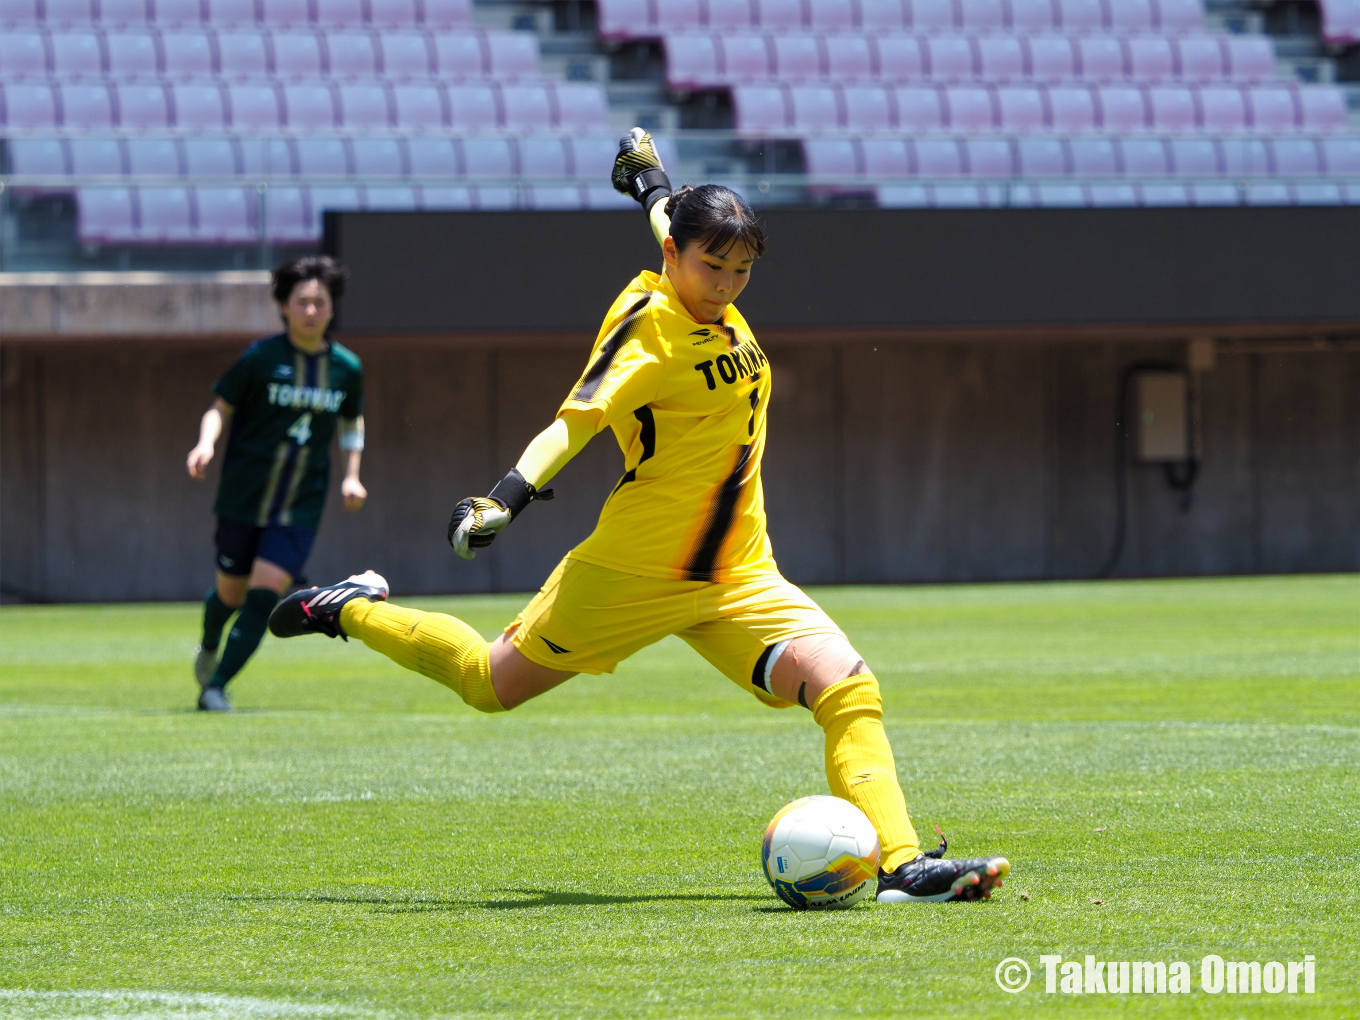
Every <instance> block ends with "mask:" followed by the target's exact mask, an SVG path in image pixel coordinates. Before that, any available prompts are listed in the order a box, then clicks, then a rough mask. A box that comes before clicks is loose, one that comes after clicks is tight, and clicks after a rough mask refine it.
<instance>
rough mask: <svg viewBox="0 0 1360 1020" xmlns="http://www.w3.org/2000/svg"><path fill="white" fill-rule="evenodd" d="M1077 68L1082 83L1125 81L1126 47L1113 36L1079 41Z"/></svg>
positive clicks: (1093, 37) (1092, 37) (1090, 37)
mask: <svg viewBox="0 0 1360 1020" xmlns="http://www.w3.org/2000/svg"><path fill="white" fill-rule="evenodd" d="M1076 43H1077V68H1078V72H1079V73H1080V75H1081V79H1082V81H1087V82H1091V83H1092V84H1097V83H1099V82H1117V81H1123V80H1124V79H1125V77H1127V75H1126V74H1125V73H1124V47H1123V46H1122V45H1121V44H1120V42H1119V40H1118V39H1116V38H1114V37H1113V36H1108V35H1100V36H1089V37H1087V38H1083V39H1078V40H1077V41H1076Z"/></svg>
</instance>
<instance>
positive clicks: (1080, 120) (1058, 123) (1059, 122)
mask: <svg viewBox="0 0 1360 1020" xmlns="http://www.w3.org/2000/svg"><path fill="white" fill-rule="evenodd" d="M1045 98H1046V99H1047V100H1048V124H1049V127H1051V128H1052V129H1053V130H1054V131H1062V132H1064V133H1072V132H1077V131H1090V130H1092V129H1093V128H1094V127H1095V125H1096V104H1095V97H1094V95H1092V92H1091V90H1090V89H1086V88H1081V87H1080V86H1075V85H1073V86H1058V87H1056V88H1050V89H1047V90H1046V92H1045Z"/></svg>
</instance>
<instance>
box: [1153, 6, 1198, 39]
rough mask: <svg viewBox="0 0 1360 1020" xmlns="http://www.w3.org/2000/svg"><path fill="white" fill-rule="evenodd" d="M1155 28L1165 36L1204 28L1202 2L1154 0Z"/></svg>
mask: <svg viewBox="0 0 1360 1020" xmlns="http://www.w3.org/2000/svg"><path fill="white" fill-rule="evenodd" d="M1154 6H1155V7H1156V9H1157V27H1158V29H1159V30H1160V31H1161V32H1162V33H1163V34H1165V35H1176V34H1179V33H1183V32H1196V31H1199V30H1200V29H1202V28H1203V27H1204V5H1203V3H1202V0H1154Z"/></svg>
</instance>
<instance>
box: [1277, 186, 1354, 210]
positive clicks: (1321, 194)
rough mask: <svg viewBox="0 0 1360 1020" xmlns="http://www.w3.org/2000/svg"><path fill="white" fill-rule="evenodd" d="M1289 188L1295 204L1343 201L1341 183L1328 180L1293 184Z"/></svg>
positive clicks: (1337, 202) (1334, 203)
mask: <svg viewBox="0 0 1360 1020" xmlns="http://www.w3.org/2000/svg"><path fill="white" fill-rule="evenodd" d="M1289 190H1290V192H1291V193H1292V195H1293V198H1294V204H1295V205H1341V204H1342V203H1343V202H1344V201H1345V198H1344V196H1343V194H1342V192H1341V185H1339V184H1334V183H1332V182H1330V181H1313V182H1310V183H1305V184H1295V185H1293V186H1292V187H1291V188H1290V189H1289Z"/></svg>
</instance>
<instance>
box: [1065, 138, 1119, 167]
mask: <svg viewBox="0 0 1360 1020" xmlns="http://www.w3.org/2000/svg"><path fill="white" fill-rule="evenodd" d="M1067 155H1068V159H1069V161H1070V162H1071V165H1072V174H1073V176H1075V177H1113V176H1114V175H1116V174H1118V173H1119V153H1118V152H1116V151H1115V146H1114V141H1113V140H1112V139H1109V138H1072V139H1069V140H1068V142H1067Z"/></svg>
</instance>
